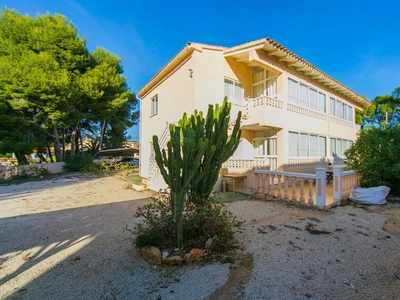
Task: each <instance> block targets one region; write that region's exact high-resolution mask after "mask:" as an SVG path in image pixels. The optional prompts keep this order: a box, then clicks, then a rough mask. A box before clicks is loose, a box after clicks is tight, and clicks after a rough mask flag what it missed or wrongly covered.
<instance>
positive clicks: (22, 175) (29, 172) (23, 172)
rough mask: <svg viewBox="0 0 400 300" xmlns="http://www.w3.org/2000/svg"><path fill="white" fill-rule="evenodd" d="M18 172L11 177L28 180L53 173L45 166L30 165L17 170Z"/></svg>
mask: <svg viewBox="0 0 400 300" xmlns="http://www.w3.org/2000/svg"><path fill="white" fill-rule="evenodd" d="M15 170H16V171H17V172H16V174H13V175H12V176H11V178H12V179H28V178H31V177H40V176H43V177H46V176H49V175H50V174H51V173H50V171H49V170H47V169H46V168H44V167H43V166H37V165H29V166H26V167H20V168H17V169H15Z"/></svg>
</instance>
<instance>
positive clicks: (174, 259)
mask: <svg viewBox="0 0 400 300" xmlns="http://www.w3.org/2000/svg"><path fill="white" fill-rule="evenodd" d="M182 263H183V258H182V257H180V256H179V255H176V256H171V257H167V258H165V259H164V260H163V264H164V265H167V266H175V265H180V264H182Z"/></svg>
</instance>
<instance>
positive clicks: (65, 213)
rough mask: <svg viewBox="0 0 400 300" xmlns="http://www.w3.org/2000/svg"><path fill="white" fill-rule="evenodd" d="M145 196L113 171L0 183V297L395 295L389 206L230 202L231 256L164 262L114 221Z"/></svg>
mask: <svg viewBox="0 0 400 300" xmlns="http://www.w3.org/2000/svg"><path fill="white" fill-rule="evenodd" d="M150 196H151V193H150V192H135V191H133V190H132V189H131V188H130V185H129V183H128V182H126V181H124V180H123V179H121V178H120V177H118V176H110V177H95V176H85V175H74V176H65V175H64V176H56V177H54V178H52V179H50V180H41V181H32V182H26V183H21V184H13V185H0V299H399V295H400V251H399V249H400V226H399V225H400V206H399V205H395V204H389V205H384V206H382V207H376V206H368V207H367V206H360V205H355V206H354V205H350V206H340V207H336V208H332V209H330V210H329V211H320V210H315V209H310V208H303V207H300V206H298V205H294V204H291V203H281V202H277V201H266V200H265V199H255V198H254V199H252V200H246V201H236V202H232V203H229V204H227V209H228V210H229V211H231V212H232V213H234V215H235V216H236V218H237V219H238V220H241V221H243V226H242V228H241V230H240V232H238V233H237V239H238V240H239V242H240V245H241V252H240V256H239V259H238V260H236V261H235V262H234V263H232V262H231V263H214V264H206V263H204V262H199V263H197V264H194V265H186V266H183V267H173V268H171V267H159V266H157V267H156V266H150V265H149V264H147V263H146V262H144V261H143V260H142V258H140V257H139V256H138V254H137V253H136V251H134V249H133V246H132V244H131V241H130V240H129V238H128V237H129V233H128V232H126V231H124V230H123V229H124V228H125V226H127V225H128V226H129V227H133V226H134V224H135V223H137V222H139V220H135V219H134V218H133V217H132V216H133V214H134V213H135V210H136V209H137V207H138V206H141V205H143V204H144V203H146V202H147V201H148V200H149V197H150Z"/></svg>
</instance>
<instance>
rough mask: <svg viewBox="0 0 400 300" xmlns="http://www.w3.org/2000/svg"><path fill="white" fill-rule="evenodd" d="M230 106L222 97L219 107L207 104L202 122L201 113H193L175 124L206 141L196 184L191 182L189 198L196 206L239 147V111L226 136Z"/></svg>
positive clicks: (204, 198) (209, 192)
mask: <svg viewBox="0 0 400 300" xmlns="http://www.w3.org/2000/svg"><path fill="white" fill-rule="evenodd" d="M230 110H231V104H230V103H229V102H228V100H227V98H226V97H225V99H224V102H223V104H222V105H221V106H220V105H218V104H216V105H215V109H214V107H213V106H212V105H209V107H208V112H207V116H206V118H205V119H204V118H203V114H202V113H201V112H199V113H197V111H195V112H194V115H192V116H191V118H187V116H186V115H184V116H183V118H182V119H181V120H180V121H179V125H180V126H181V127H182V128H185V129H189V128H190V129H193V130H195V132H196V135H197V137H196V138H197V140H208V144H207V149H206V151H205V153H204V157H203V160H202V161H201V164H200V166H199V169H198V171H197V175H196V179H197V180H196V181H193V182H191V184H190V191H191V199H192V200H193V201H194V202H195V203H197V204H201V203H203V202H204V201H205V200H206V199H207V198H208V197H209V196H210V194H211V192H212V190H213V188H214V185H215V183H216V182H217V180H218V176H219V171H220V169H221V167H222V164H223V163H224V162H225V161H226V160H228V158H229V157H231V156H232V154H233V153H234V152H235V150H236V149H237V147H238V145H239V141H240V136H241V130H240V119H241V112H240V111H239V113H238V115H237V118H236V123H235V125H234V127H233V130H232V133H231V135H230V136H229V134H228V129H229V119H230Z"/></svg>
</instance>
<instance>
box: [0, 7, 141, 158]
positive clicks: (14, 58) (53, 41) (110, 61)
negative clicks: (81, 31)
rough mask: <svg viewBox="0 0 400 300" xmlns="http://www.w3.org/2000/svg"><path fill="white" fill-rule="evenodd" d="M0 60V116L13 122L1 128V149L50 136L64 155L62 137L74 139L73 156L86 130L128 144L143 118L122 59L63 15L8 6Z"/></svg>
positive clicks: (0, 32)
mask: <svg viewBox="0 0 400 300" xmlns="http://www.w3.org/2000/svg"><path fill="white" fill-rule="evenodd" d="M0 65H1V66H2V67H1V69H0V101H1V102H0V123H2V124H3V123H4V122H6V123H7V124H8V126H4V127H3V126H2V127H1V130H0V153H5V151H7V152H14V153H16V154H20V155H23V154H28V153H31V151H32V149H33V148H35V149H38V148H40V147H41V146H42V147H43V146H45V145H47V144H48V143H49V142H50V143H51V145H52V146H53V147H54V150H55V155H56V158H57V161H61V160H62V158H63V156H62V153H61V141H60V139H61V138H63V137H67V138H68V139H69V143H70V145H71V155H72V156H73V155H74V154H75V153H76V151H77V150H79V149H80V150H82V147H83V145H82V143H80V144H79V143H78V141H79V140H81V141H82V140H83V138H85V137H84V136H83V135H84V134H85V133H87V132H91V133H92V134H93V135H94V136H92V137H93V138H94V137H96V138H98V140H100V141H101V143H100V146H99V147H100V148H101V147H102V146H103V142H102V141H103V139H104V138H108V139H111V140H118V141H119V142H120V143H122V141H123V140H124V139H125V138H126V136H125V133H126V129H127V128H128V127H131V126H132V125H134V124H135V123H136V122H137V119H138V113H137V111H136V104H137V99H136V97H135V95H134V94H133V93H131V91H130V90H129V88H128V86H127V84H126V79H125V77H124V76H123V75H122V74H123V68H122V64H121V59H120V58H119V57H117V56H116V55H115V54H113V53H111V52H109V51H107V50H106V49H103V48H97V49H96V50H95V51H94V52H93V53H90V52H89V51H88V49H87V47H86V39H85V38H82V37H80V36H79V35H78V32H77V29H76V28H75V27H74V25H73V24H72V22H71V21H68V20H67V18H66V17H65V16H62V15H60V14H55V15H50V14H45V15H37V16H36V17H35V18H32V17H30V16H28V15H25V16H24V15H21V14H20V13H18V12H17V11H15V10H11V9H5V10H3V11H2V12H1V18H0ZM10 118H12V119H10ZM7 120H8V121H7ZM13 123H15V124H18V126H11V124H13ZM85 129H86V130H85ZM110 133H111V134H113V135H118V136H112V137H111V136H106V135H107V134H110ZM33 140H35V141H37V143H36V144H34V143H33V142H32V141H33ZM13 145H14V146H13ZM17 145H19V146H17ZM23 145H24V146H23ZM117 146H120V145H117Z"/></svg>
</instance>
